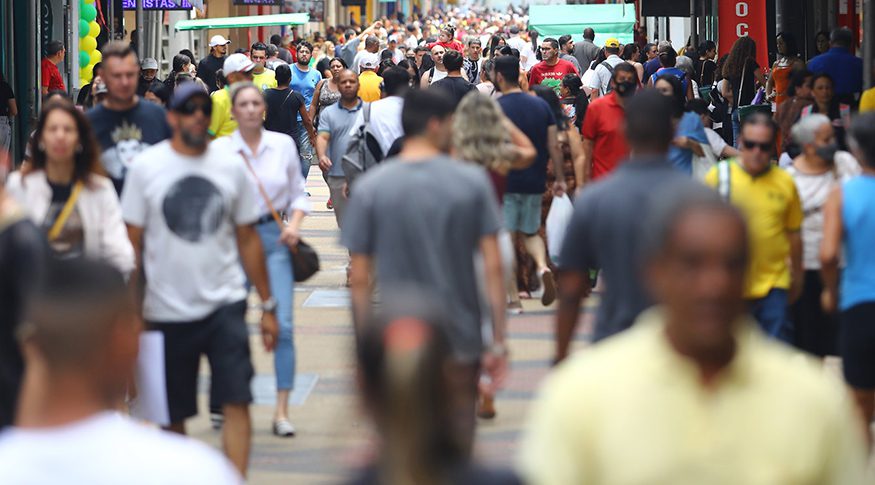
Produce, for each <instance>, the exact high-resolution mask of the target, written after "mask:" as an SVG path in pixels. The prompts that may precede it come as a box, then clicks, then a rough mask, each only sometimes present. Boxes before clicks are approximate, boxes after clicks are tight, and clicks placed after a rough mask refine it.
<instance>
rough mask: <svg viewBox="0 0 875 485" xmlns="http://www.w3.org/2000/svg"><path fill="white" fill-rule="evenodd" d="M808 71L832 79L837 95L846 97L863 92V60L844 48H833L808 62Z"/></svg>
mask: <svg viewBox="0 0 875 485" xmlns="http://www.w3.org/2000/svg"><path fill="white" fill-rule="evenodd" d="M808 70H809V71H811V72H813V73H815V74H819V73H822V72H825V73H827V74H829V75H830V77H832V81H833V83H834V86H835V94H836V95H837V96H844V95H849V94H854V93H859V92H860V91H862V90H863V60H862V59H860V58H859V57H857V56H855V55H853V54H851V53H850V52H848V50H847V49H845V48H842V47H833V48H831V49H830V50H828V51H826V52H824V53H823V54H821V55H819V56H816V57H815V58H814V59H811V60H810V61H808Z"/></svg>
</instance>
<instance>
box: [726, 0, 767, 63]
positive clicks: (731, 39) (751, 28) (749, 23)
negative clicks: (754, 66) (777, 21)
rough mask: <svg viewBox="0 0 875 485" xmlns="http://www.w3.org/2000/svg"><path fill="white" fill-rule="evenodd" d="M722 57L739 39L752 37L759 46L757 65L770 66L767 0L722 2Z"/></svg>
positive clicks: (727, 0) (729, 0)
mask: <svg viewBox="0 0 875 485" xmlns="http://www.w3.org/2000/svg"><path fill="white" fill-rule="evenodd" d="M718 13H719V15H718V19H719V22H720V39H719V40H720V42H719V44H720V55H721V56H722V55H723V54H728V53H729V51H730V50H731V49H732V44H734V43H735V41H736V40H738V38H739V37H750V38H752V39H753V40H754V41H756V44H757V63H759V65H760V66H762V67H763V68H764V69H766V68H768V66H769V52H768V33H767V30H766V0H720V3H719V5H718Z"/></svg>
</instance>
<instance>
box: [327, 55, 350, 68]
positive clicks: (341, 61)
mask: <svg viewBox="0 0 875 485" xmlns="http://www.w3.org/2000/svg"><path fill="white" fill-rule="evenodd" d="M334 61H337V62H339V63H340V65H341V66H343V68H344V69H349V66H347V65H346V61H344V60H343V58H342V57H332V58H331V60H330V61H328V67H329V68H330V67H331V63H332V62H334Z"/></svg>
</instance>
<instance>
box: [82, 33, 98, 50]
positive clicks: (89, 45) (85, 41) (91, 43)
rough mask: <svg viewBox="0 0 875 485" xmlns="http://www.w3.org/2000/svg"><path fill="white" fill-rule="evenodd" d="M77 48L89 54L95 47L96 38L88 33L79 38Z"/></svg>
mask: <svg viewBox="0 0 875 485" xmlns="http://www.w3.org/2000/svg"><path fill="white" fill-rule="evenodd" d="M79 49H81V50H83V51H85V52H87V53H89V54H91V51H93V50H94V49H97V39H95V38H94V37H92V36H90V35H86V36H85V37H83V38H81V39H79Z"/></svg>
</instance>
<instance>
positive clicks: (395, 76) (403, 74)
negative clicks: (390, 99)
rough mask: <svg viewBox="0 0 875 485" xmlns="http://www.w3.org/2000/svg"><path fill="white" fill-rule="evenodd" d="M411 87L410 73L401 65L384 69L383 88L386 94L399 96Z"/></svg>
mask: <svg viewBox="0 0 875 485" xmlns="http://www.w3.org/2000/svg"><path fill="white" fill-rule="evenodd" d="M409 87H410V73H409V72H407V69H402V68H401V67H400V66H392V67H390V68H389V69H386V70H385V71H383V90H384V91H385V92H386V96H399V95H401V94H403V93H404V91H406V90H407V89H408V88H409Z"/></svg>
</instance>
